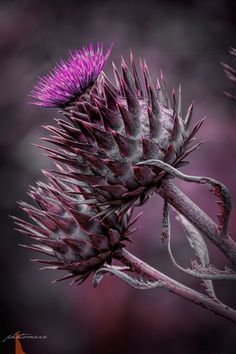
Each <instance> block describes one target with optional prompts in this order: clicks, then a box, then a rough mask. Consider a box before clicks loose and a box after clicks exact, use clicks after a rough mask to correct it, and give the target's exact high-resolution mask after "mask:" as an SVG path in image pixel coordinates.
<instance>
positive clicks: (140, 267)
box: [117, 249, 236, 323]
mask: <svg viewBox="0 0 236 354" xmlns="http://www.w3.org/2000/svg"><path fill="white" fill-rule="evenodd" d="M117 258H118V259H119V261H120V262H122V263H123V264H124V265H126V266H128V267H129V268H130V269H131V270H132V271H135V272H136V273H139V274H141V275H144V276H145V277H147V278H148V279H150V280H151V281H160V282H161V283H162V284H163V287H165V288H166V289H167V290H168V291H170V292H171V293H174V294H176V295H178V296H181V297H183V298H185V299H186V300H188V301H191V302H193V303H195V304H197V305H200V306H201V307H203V308H205V309H207V310H209V311H212V312H214V313H215V314H217V315H219V316H221V317H224V318H226V319H228V320H230V321H232V322H234V323H236V311H235V310H234V309H231V308H230V307H228V306H226V305H225V304H223V303H221V302H218V301H215V300H213V299H211V298H209V297H208V296H206V295H203V294H201V293H199V292H197V291H196V290H193V289H191V288H189V287H187V286H185V285H183V284H181V283H179V282H177V281H175V280H174V279H171V278H170V277H168V276H167V275H165V274H163V273H161V272H159V271H158V270H157V269H155V268H152V267H151V266H150V265H148V264H146V263H145V262H143V261H142V260H140V259H139V258H137V257H135V256H134V255H133V254H131V253H129V252H128V251H127V250H126V249H122V251H121V252H120V254H119V256H118V257H117Z"/></svg>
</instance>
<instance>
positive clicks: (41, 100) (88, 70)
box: [31, 44, 111, 107]
mask: <svg viewBox="0 0 236 354" xmlns="http://www.w3.org/2000/svg"><path fill="white" fill-rule="evenodd" d="M110 51H111V49H108V50H106V51H105V53H103V46H102V45H100V44H98V45H97V48H94V47H93V46H92V44H90V45H89V46H88V47H84V48H83V49H82V50H77V51H75V52H74V53H70V56H69V59H67V60H61V61H60V63H59V64H57V65H56V67H55V68H54V69H52V70H51V71H50V73H49V74H48V75H46V76H44V77H42V78H41V79H40V80H39V82H38V84H37V85H36V86H35V88H34V90H33V91H32V93H31V96H32V98H33V103H34V104H36V105H39V106H44V107H62V106H65V105H66V104H68V103H69V102H71V101H73V100H74V99H75V98H76V97H78V96H79V95H81V94H83V93H84V92H85V91H86V89H88V88H89V87H91V86H92V85H93V84H94V82H95V81H96V79H97V78H98V76H99V74H100V73H101V70H102V68H103V66H104V64H105V62H106V61H107V58H108V56H109V54H110Z"/></svg>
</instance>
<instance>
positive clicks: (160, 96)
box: [157, 78, 165, 105]
mask: <svg viewBox="0 0 236 354" xmlns="http://www.w3.org/2000/svg"><path fill="white" fill-rule="evenodd" d="M157 98H158V102H159V103H160V104H162V105H165V98H164V95H163V91H162V88H161V85H160V81H159V79H158V78H157Z"/></svg>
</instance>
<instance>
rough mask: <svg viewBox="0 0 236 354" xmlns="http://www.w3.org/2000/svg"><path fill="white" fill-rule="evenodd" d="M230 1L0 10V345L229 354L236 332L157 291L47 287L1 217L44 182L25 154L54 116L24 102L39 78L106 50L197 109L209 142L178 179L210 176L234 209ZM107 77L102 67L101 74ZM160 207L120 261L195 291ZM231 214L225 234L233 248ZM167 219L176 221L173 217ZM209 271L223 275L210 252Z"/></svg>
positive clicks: (192, 191)
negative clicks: (139, 264)
mask: <svg viewBox="0 0 236 354" xmlns="http://www.w3.org/2000/svg"><path fill="white" fill-rule="evenodd" d="M235 30H236V2H235V1H233V0H232V1H230V0H224V1H220V0H215V1H210V0H206V1H197V0H195V1H194V0H189V1H154V0H153V1H151V0H145V1H143V2H141V1H140V2H139V1H137V0H136V1H135V0H133V1H132V0H126V1H124V2H122V1H114V0H110V1H108V0H107V1H97V2H96V1H80V0H77V1H76V0H74V1H72V0H67V1H62V0H57V1H44V2H43V1H40V0H35V1H33V0H22V1H4V0H1V2H0V44H1V58H0V61H1V66H0V67H1V69H2V72H1V96H0V99H1V101H2V102H1V135H0V144H1V154H0V156H1V157H0V159H1V165H0V166H1V174H0V196H1V197H0V208H1V250H2V251H1V258H0V262H1V270H2V274H1V284H2V286H1V292H0V293H1V303H2V305H3V315H2V316H1V326H2V331H1V346H2V352H3V353H5V354H8V353H9V354H11V353H13V352H14V349H13V348H14V341H12V340H7V341H6V342H4V343H2V339H3V338H5V337H6V336H7V335H9V334H13V333H15V332H16V331H18V330H19V331H21V332H24V333H31V334H33V335H46V336H48V339H46V340H41V341H40V340H24V341H22V345H23V348H24V350H25V351H26V352H27V353H34V354H39V353H40V354H41V353H51V354H54V353H55V354H92V353H93V354H131V353H135V354H170V353H175V354H179V353H181V354H189V353H191V354H203V353H206V354H211V353H214V354H225V353H227V354H233V353H235V350H236V349H235V348H236V346H235V333H236V327H235V325H232V324H231V323H230V322H228V321H227V320H224V319H221V318H220V317H217V316H215V315H214V314H211V313H210V312H208V311H206V310H203V309H201V308H198V307H197V306H196V305H193V304H191V303H188V302H187V301H185V300H183V299H181V298H178V297H176V296H174V295H172V294H169V293H168V292H167V291H165V290H162V289H154V290H150V291H141V290H140V291H138V290H135V289H132V288H130V287H129V286H128V285H127V284H124V283H122V282H121V281H120V280H119V279H116V278H115V277H107V278H105V279H104V281H103V282H102V283H101V284H100V286H99V287H98V288H96V289H93V288H92V285H91V282H90V281H87V282H86V283H84V284H83V285H81V286H80V287H78V288H76V289H75V288H72V287H68V285H67V284H66V283H60V284H57V285H52V284H51V283H50V282H51V280H53V279H54V278H55V277H56V276H58V275H59V274H58V273H57V274H53V273H52V272H51V273H46V272H39V271H38V269H37V268H38V266H37V265H36V264H34V263H30V262H29V259H30V258H34V257H35V254H30V252H28V251H26V250H24V249H21V248H19V247H18V246H17V243H24V242H25V241H26V240H25V239H24V237H23V236H21V235H19V234H18V233H17V232H16V231H14V229H13V223H12V221H11V220H10V218H9V217H8V215H9V214H10V215H17V216H22V213H21V212H20V210H19V209H18V206H17V204H16V201H18V200H22V199H23V200H26V201H28V200H29V198H28V197H27V196H26V191H27V188H28V185H29V184H34V183H35V181H37V179H38V178H40V179H43V177H42V175H41V173H40V169H42V168H47V167H49V166H50V162H49V161H48V160H47V158H46V157H44V156H43V155H42V153H41V151H38V150H37V149H36V148H34V147H33V146H32V143H33V142H34V143H39V141H40V140H39V137H40V136H42V135H45V134H47V133H46V132H45V131H44V130H43V128H41V127H40V126H41V125H42V124H46V123H48V122H50V121H51V118H52V117H53V116H54V115H55V114H57V113H56V112H55V111H53V110H47V109H42V108H38V107H34V106H31V105H29V104H28V103H27V101H28V100H29V99H28V97H27V95H28V93H29V91H30V90H31V89H32V86H33V84H34V83H35V82H36V81H37V76H38V75H42V74H45V73H47V71H48V70H49V69H50V68H51V66H52V65H54V64H55V63H56V62H57V61H58V59H60V58H65V57H66V56H67V54H68V51H69V50H70V49H71V50H73V49H77V48H80V47H81V46H82V45H84V44H87V43H88V42H90V41H92V42H97V41H103V42H104V43H105V45H110V43H111V42H113V43H114V47H113V50H112V54H111V59H113V60H114V61H115V62H116V63H118V62H119V60H120V55H121V54H122V55H124V57H125V58H128V55H129V50H130V49H132V50H133V52H134V54H135V56H136V58H137V59H138V57H139V56H140V57H145V58H146V60H147V63H148V65H149V68H150V71H151V74H152V76H153V78H154V79H155V77H156V76H157V75H158V74H159V70H160V69H162V70H163V72H164V75H165V78H166V81H167V86H168V88H169V89H172V87H173V86H175V87H177V85H178V83H179V82H181V83H182V87H183V101H184V107H185V108H186V107H187V105H189V104H190V103H191V101H192V100H193V99H196V101H197V102H196V108H195V118H194V119H195V120H197V118H201V117H202V116H205V115H207V116H208V119H207V121H206V122H205V124H204V126H203V128H202V129H201V131H200V132H199V134H198V136H199V139H200V140H207V142H206V143H205V144H204V145H203V146H202V147H201V149H200V150H198V151H197V152H195V153H194V154H193V155H192V156H191V165H189V167H186V168H185V169H184V171H186V173H192V174H197V175H208V176H211V177H214V178H216V179H219V180H221V181H222V182H224V183H225V184H226V185H227V186H228V187H229V188H230V190H231V192H232V198H233V200H234V201H235V200H236V184H235V177H236V167H235V157H236V156H235V155H236V152H235V151H236V141H235V136H236V116H235V115H236V113H235V108H236V107H235V106H236V105H235V104H234V102H231V101H230V100H229V99H228V98H226V97H225V96H224V95H223V91H232V90H233V86H232V84H231V83H230V82H229V81H228V80H227V79H226V78H225V76H224V73H223V70H222V67H221V65H220V62H221V61H224V62H227V63H232V60H231V58H230V57H229V55H228V49H229V47H230V46H236V37H235ZM105 71H106V73H107V74H108V75H111V61H110V62H108V64H107V65H106V67H105ZM178 185H179V186H181V188H182V189H183V190H184V191H185V192H186V193H187V194H188V195H190V196H191V197H192V198H193V199H194V200H195V201H196V202H197V203H198V204H199V205H200V206H201V207H203V208H204V210H206V211H207V212H208V213H209V214H210V215H211V216H212V217H213V218H215V215H216V213H217V207H216V205H215V203H214V198H212V196H211V195H210V194H209V193H208V192H207V191H206V190H205V189H203V187H198V186H195V185H193V184H184V183H178ZM161 207H162V200H161V199H160V198H158V197H153V198H152V199H151V200H150V201H149V202H148V204H147V205H146V206H145V207H144V208H143V210H144V215H143V216H142V218H141V219H140V221H139V225H140V226H141V229H140V230H139V231H138V232H137V233H136V234H135V235H133V241H135V242H133V244H131V245H129V250H131V251H133V252H134V253H135V254H136V255H137V256H139V257H141V258H142V259H144V260H146V261H147V262H149V263H150V264H151V265H153V266H156V267H158V268H159V269H160V270H162V271H163V272H166V273H167V274H169V275H172V276H174V277H176V279H178V280H182V281H184V282H186V284H189V285H191V286H196V288H197V289H203V288H202V287H201V286H199V282H197V281H194V280H193V279H191V278H188V277H187V276H183V275H182V274H180V273H179V271H177V270H176V269H174V267H173V266H172V265H171V263H170V262H169V260H168V257H167V249H166V245H165V244H163V243H162V242H161V241H160V219H161ZM235 218H236V208H235V207H234V208H233V211H232V218H231V224H230V231H231V234H232V237H234V238H235V233H236V227H235V223H234V220H235ZM173 219H174V214H173ZM172 232H173V238H174V240H173V241H174V244H173V250H174V253H175V255H176V258H177V259H178V260H179V262H182V264H185V265H187V264H189V263H188V262H189V259H190V258H193V254H192V253H191V251H190V250H189V246H188V245H187V243H186V240H185V238H184V235H183V233H182V231H181V229H180V227H179V226H178V225H177V224H176V223H175V222H173V226H172ZM210 251H211V259H212V262H213V263H215V265H217V266H219V267H222V266H223V264H228V263H227V261H226V260H225V258H224V257H223V256H222V255H220V254H219V252H218V250H217V249H215V247H210ZM216 291H217V294H218V295H219V297H221V298H222V299H223V300H224V301H225V302H226V303H227V304H229V305H231V306H236V287H235V285H234V284H232V283H231V282H226V281H222V282H220V283H217V284H216Z"/></svg>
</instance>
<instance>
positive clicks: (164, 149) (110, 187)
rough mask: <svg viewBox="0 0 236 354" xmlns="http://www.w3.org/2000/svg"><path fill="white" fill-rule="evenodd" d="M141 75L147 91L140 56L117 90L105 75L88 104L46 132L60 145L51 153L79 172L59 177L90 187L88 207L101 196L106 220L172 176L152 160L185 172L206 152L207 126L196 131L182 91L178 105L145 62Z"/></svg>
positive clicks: (68, 111) (125, 68) (125, 70)
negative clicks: (202, 143) (199, 139)
mask: <svg viewBox="0 0 236 354" xmlns="http://www.w3.org/2000/svg"><path fill="white" fill-rule="evenodd" d="M140 71H141V73H142V76H143V81H144V85H142V84H141V82H142V77H140V75H138V71H137V69H136V66H135V63H134V58H133V56H132V55H131V70H130V69H129V68H128V66H127V64H126V63H125V61H124V59H122V61H121V73H119V71H118V70H117V68H116V67H115V66H114V75H115V80H116V86H114V85H113V84H112V83H111V81H110V80H109V79H108V78H107V77H106V75H105V74H104V73H103V74H102V75H101V78H100V80H99V82H97V83H96V84H95V85H94V86H93V89H92V90H91V91H90V93H89V94H88V95H86V96H84V98H83V100H81V101H79V102H74V103H72V104H71V105H70V106H69V107H67V108H66V109H64V110H62V113H63V114H64V115H65V116H66V117H67V118H68V120H61V119H60V120H57V123H58V127H54V126H47V127H46V128H47V129H48V130H49V131H51V132H53V136H52V137H51V138H46V140H47V141H49V142H51V143H53V144H55V145H57V146H59V149H56V150H50V149H49V150H48V149H47V150H48V151H49V156H50V157H52V158H53V159H55V160H57V161H59V162H62V163H64V164H66V165H68V166H70V167H72V168H73V169H74V171H73V172H71V174H70V175H68V174H67V173H66V174H63V173H61V172H60V171H55V173H56V174H57V175H58V178H63V179H65V180H68V179H70V178H71V177H72V175H73V178H75V179H76V181H77V182H79V183H85V184H86V186H87V188H88V194H87V199H88V202H89V201H90V200H93V199H94V196H96V200H97V203H98V205H100V207H103V209H102V210H101V212H100V214H99V215H103V216H105V215H107V214H109V213H111V212H112V211H117V210H118V211H119V213H120V214H122V213H125V212H126V211H127V210H128V209H129V208H130V207H131V206H133V205H134V204H135V203H136V204H139V205H140V204H142V203H144V202H145V201H146V200H147V198H148V196H149V195H150V194H151V193H152V192H153V191H154V190H155V188H157V187H158V186H160V184H161V182H162V180H163V179H164V178H166V176H167V174H166V172H165V171H164V170H163V168H162V167H160V166H159V167H158V166H150V165H149V164H148V162H147V160H150V159H155V160H159V161H163V162H165V163H167V164H169V165H172V166H174V167H176V168H178V167H181V166H183V165H184V164H186V163H187V162H186V161H185V158H186V156H187V155H188V154H189V153H191V152H192V151H193V150H195V149H196V148H198V146H199V144H195V145H191V143H192V142H193V140H194V139H193V138H194V135H195V134H196V132H197V131H198V129H199V128H200V126H201V124H202V123H203V120H200V121H199V122H198V123H197V124H196V125H195V127H194V128H193V130H192V131H189V126H190V121H191V118H192V112H193V105H192V104H191V105H190V106H189V109H188V110H187V113H186V115H185V116H184V115H183V112H182V106H181V104H182V103H181V87H180V88H179V90H178V95H177V97H176V95H175V93H174V92H173V94H172V99H170V98H169V96H168V93H167V90H166V86H165V81H164V78H163V75H162V74H161V77H160V80H158V82H157V86H156V87H155V86H154V85H153V83H152V80H151V78H150V74H149V71H148V67H147V65H146V63H145V62H142V63H141V67H140ZM144 89H145V90H146V93H145V91H144ZM141 164H142V165H141ZM94 177H96V178H94Z"/></svg>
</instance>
